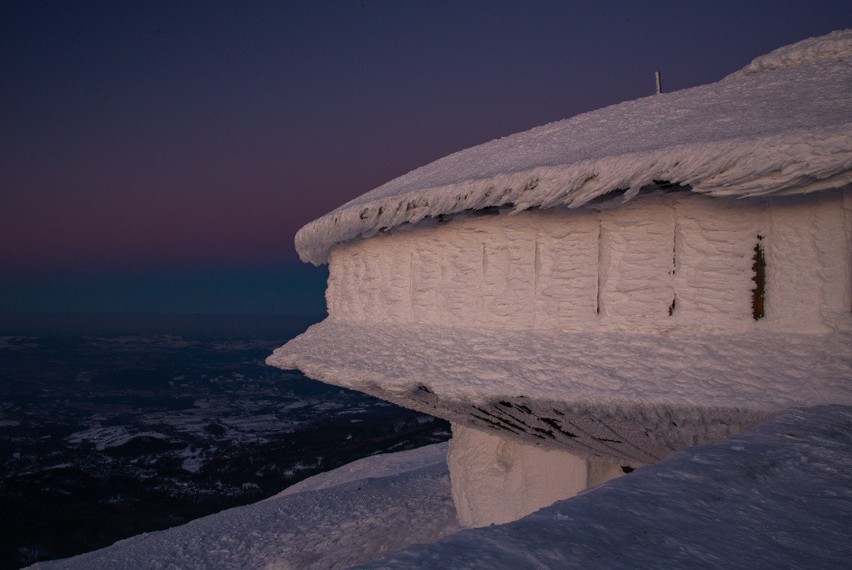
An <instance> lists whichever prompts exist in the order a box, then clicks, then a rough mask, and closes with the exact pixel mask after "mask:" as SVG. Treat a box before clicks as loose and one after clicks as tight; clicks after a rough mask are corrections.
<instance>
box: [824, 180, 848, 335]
mask: <svg viewBox="0 0 852 570" xmlns="http://www.w3.org/2000/svg"><path fill="white" fill-rule="evenodd" d="M817 218H818V222H817V229H816V233H815V243H816V250H817V256H818V259H819V267H818V271H819V275H820V277H821V281H822V303H823V304H822V305H821V306H820V311H821V313H822V317H823V320H824V322H826V324H827V325H828V326H830V327H831V328H837V327H838V326H839V325H840V323H841V322H844V321H845V322H848V319H847V315H848V313H849V312H850V311H852V191H850V190H849V189H847V190H846V191H843V190H840V191H837V192H830V193H826V196H825V197H824V199H823V200H822V201H821V202H820V207H819V210H818V214H817Z"/></svg>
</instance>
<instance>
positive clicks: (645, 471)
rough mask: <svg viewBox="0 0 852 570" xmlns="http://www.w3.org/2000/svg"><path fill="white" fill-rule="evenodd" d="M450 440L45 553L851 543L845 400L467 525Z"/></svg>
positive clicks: (362, 552) (824, 561)
mask: <svg viewBox="0 0 852 570" xmlns="http://www.w3.org/2000/svg"><path fill="white" fill-rule="evenodd" d="M445 454H446V444H436V445H431V446H427V447H424V448H420V449H417V450H412V451H406V452H400V453H396V454H387V455H380V456H375V457H370V458H366V459H362V460H359V461H358V462H355V463H353V464H350V465H347V466H344V467H342V468H339V469H337V470H335V471H332V472H329V473H324V474H321V475H318V476H316V477H315V478H312V479H308V480H306V481H304V482H303V483H301V484H300V485H299V486H296V487H293V488H291V489H290V490H288V491H287V492H285V493H282V494H280V495H278V496H276V497H273V498H270V499H268V500H266V501H262V502H259V503H256V504H253V505H249V506H245V507H238V508H235V509H231V510H228V511H224V512H222V513H218V514H216V515H212V516H209V517H206V518H203V519H199V520H197V521H193V522H192V523H189V524H187V525H184V526H181V527H177V528H173V529H170V530H166V531H162V532H157V533H151V534H146V535H141V536H137V537H134V538H132V539H128V540H124V541H121V542H119V543H117V544H115V545H113V546H111V547H109V548H106V549H103V550H100V551H96V552H93V553H90V554H85V555H81V556H78V557H75V558H71V559H67V560H61V561H55V562H49V563H42V564H39V565H37V566H36V567H38V568H69V569H70V568H81V569H82V568H86V569H92V568H176V567H179V568H212V567H216V568H342V567H348V566H351V565H353V564H367V566H366V567H369V568H400V567H405V568H415V567H420V568H446V567H453V568H482V567H488V568H529V567H561V568H567V567H571V568H624V567H686V566H689V567H704V568H718V567H726V568H736V567H748V568H778V567H812V568H843V567H845V565H846V563H847V562H848V560H849V557H850V556H852V546H850V544H849V541H848V535H849V531H850V529H852V407H848V406H817V407H812V408H792V409H788V410H785V411H783V412H781V413H780V414H778V415H777V416H776V417H775V418H773V419H772V420H770V421H768V422H767V423H765V424H762V425H761V426H759V427H757V428H755V429H753V430H750V431H748V432H744V433H742V434H739V435H735V436H733V437H731V438H729V439H727V440H725V441H723V442H721V443H718V444H715V445H709V446H699V447H693V448H689V449H685V450H682V451H679V452H676V453H674V454H672V455H671V456H669V457H668V458H666V459H664V460H663V461H661V462H659V463H657V464H655V465H652V466H649V467H645V468H642V469H639V470H637V471H635V472H634V473H631V474H629V475H627V476H624V477H621V478H619V479H615V480H612V481H609V482H607V483H605V484H604V485H601V486H600V487H597V488H594V489H591V490H589V491H586V492H585V493H582V494H581V495H579V496H577V497H574V498H572V499H568V500H565V501H560V502H558V503H556V504H554V505H553V506H551V507H548V508H545V509H542V510H541V511H539V512H537V513H534V514H532V515H530V516H528V517H526V518H524V519H521V520H520V521H517V522H514V523H510V524H507V525H500V526H491V527H487V528H480V529H470V530H462V531H459V532H454V531H456V530H457V525H456V523H455V518H454V511H453V506H452V505H453V504H452V499H451V496H450V485H449V481H448V474H447V469H446V463H445ZM442 536H443V537H444V538H442V539H441V537H442ZM439 539H440V540H439ZM428 543H431V544H428ZM416 544H421V546H412V547H410V548H408V549H404V550H401V551H397V552H393V551H394V550H396V549H399V548H402V547H404V546H406V545H416ZM382 556H385V557H384V558H380V557H382Z"/></svg>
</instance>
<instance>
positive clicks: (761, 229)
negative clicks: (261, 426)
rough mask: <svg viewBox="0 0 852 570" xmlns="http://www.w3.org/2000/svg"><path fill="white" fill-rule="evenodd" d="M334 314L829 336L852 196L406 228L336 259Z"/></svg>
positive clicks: (452, 322)
mask: <svg viewBox="0 0 852 570" xmlns="http://www.w3.org/2000/svg"><path fill="white" fill-rule="evenodd" d="M758 249H759V250H760V252H761V256H762V258H763V260H762V263H763V264H764V265H765V271H764V270H763V269H762V270H761V272H763V273H765V277H756V273H757V269H756V261H755V260H756V252H757V251H758ZM758 282H760V286H758ZM756 288H759V289H760V291H759V297H760V300H761V302H762V303H763V317H762V318H759V319H755V308H754V303H755V297H756V295H755V294H754V292H753V290H754V289H756ZM327 301H328V309H329V315H330V317H331V318H332V319H334V320H339V321H348V322H371V323H381V322H386V323H423V324H436V325H444V326H474V327H476V326H488V327H492V326H493V327H500V328H508V329H559V330H566V331H597V330H603V331H606V330H629V331H660V330H669V329H676V330H712V331H749V330H763V331H794V332H827V331H830V330H831V329H832V328H834V326H835V323H836V321H837V317H838V315H841V314H848V313H849V311H850V302H851V301H852V191H850V190H849V189H845V190H836V191H827V192H820V193H815V194H810V195H803V196H792V197H785V198H767V199H751V200H727V199H718V198H709V197H705V196H701V195H695V194H692V193H687V192H677V193H670V194H666V195H660V196H648V197H644V198H638V199H634V200H632V201H629V202H627V203H626V204H624V205H621V206H619V207H616V208H611V209H605V208H604V209H592V208H585V209H574V210H569V209H550V210H541V211H532V212H524V213H521V214H517V215H512V216H507V215H483V216H467V217H460V218H456V219H453V220H451V221H449V222H447V223H437V222H433V223H431V224H421V225H418V226H413V227H410V228H409V229H397V230H394V231H392V232H388V233H386V234H381V235H377V236H374V237H372V238H369V239H363V240H356V241H354V242H350V243H347V244H343V245H340V246H337V247H336V248H335V249H333V250H332V255H331V260H330V277H329V286H328V291H327Z"/></svg>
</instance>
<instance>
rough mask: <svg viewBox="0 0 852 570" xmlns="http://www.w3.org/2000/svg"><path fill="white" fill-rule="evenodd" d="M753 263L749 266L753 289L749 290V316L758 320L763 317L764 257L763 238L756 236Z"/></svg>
mask: <svg viewBox="0 0 852 570" xmlns="http://www.w3.org/2000/svg"><path fill="white" fill-rule="evenodd" d="M752 260H753V261H754V263H752V265H751V270H752V273H753V274H752V278H751V279H752V281H754V288H753V289H752V290H751V316H752V317H753V318H754V320H756V321H757V320H760V319H762V318H763V317H764V316H765V311H764V302H765V299H766V256H765V255H764V254H763V236H762V235H760V234H757V243H755V244H754V257H752Z"/></svg>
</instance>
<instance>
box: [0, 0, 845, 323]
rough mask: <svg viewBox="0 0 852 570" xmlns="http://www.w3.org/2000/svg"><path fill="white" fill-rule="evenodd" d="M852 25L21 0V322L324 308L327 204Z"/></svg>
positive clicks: (655, 13)
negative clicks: (25, 317)
mask: <svg viewBox="0 0 852 570" xmlns="http://www.w3.org/2000/svg"><path fill="white" fill-rule="evenodd" d="M849 26H852V3H849V2H848V0H844V1H818V0H807V1H782V0H766V1H764V0H749V1H748V2H743V1H741V0H739V1H730V2H728V1H712V2H710V1H707V2H699V1H687V0H678V1H656V2H650V1H649V2H635V1H624V2H615V1H597V2H570V1H562V2H558V1H533V0H527V1H518V2H510V1H497V0H495V1H456V2H443V1H438V0H433V1H423V2H418V1H403V0H399V1H387V2H382V1H373V0H361V1H352V2H323V1H319V0H317V1H310V2H308V1H305V2H283V1H269V2H265V1H258V2H253V1H246V2H236V1H234V2H202V1H199V2H189V1H186V2H181V1H168V2H165V1H144V2H143V1H127V2H108V1H103V2H86V1H79V2H64V1H55V2H48V1H38V0H31V1H15V0H3V1H2V2H0V76H2V81H0V313H4V312H5V313H10V312H32V311H82V312H99V311H103V312H127V311H130V312H223V313H230V312H233V313H246V312H254V313H257V312H261V313H262V312H271V313H288V312H305V311H308V312H310V311H315V310H321V308H322V282H323V279H324V273H323V272H322V271H317V270H312V269H310V268H307V267H302V268H299V267H298V262H297V261H296V260H297V257H296V254H295V251H294V248H293V235H294V233H295V231H296V230H297V229H298V228H299V227H301V226H302V225H303V224H305V223H307V222H309V221H310V220H312V219H314V218H316V217H318V216H320V215H322V214H324V213H325V212H327V211H328V210H330V209H332V208H334V207H336V206H338V205H340V204H342V203H343V202H345V201H347V200H349V199H351V198H354V197H355V196H358V195H359V194H362V193H364V192H366V191H368V190H370V189H372V188H374V187H376V186H378V185H380V184H382V183H383V182H386V181H387V180H390V179H391V178H394V177H396V176H399V175H401V174H404V173H406V172H407V171H409V170H411V169H413V168H416V167H417V166H420V165H422V164H425V163H427V162H429V161H431V160H434V159H437V158H440V157H441V156H444V155H446V154H449V153H451V152H453V151H456V150H460V149H463V148H466V147H469V146H472V145H475V144H478V143H482V142H486V141H488V140H491V139H493V138H496V137H500V136H504V135H508V134H511V133H513V132H517V131H521V130H525V129H528V128H531V127H534V126H537V125H540V124H543V123H546V122H549V121H554V120H559V119H562V118H566V117H570V116H572V115H575V114H577V113H581V112H584V111H589V110H592V109H596V108H599V107H603V106H606V105H609V104H612V103H617V102H620V101H624V100H629V99H634V98H637V97H641V96H644V95H649V94H651V93H652V92H653V89H654V77H653V75H654V71H655V70H656V69H661V70H662V74H663V85H664V89H665V90H666V91H673V90H677V89H682V88H685V87H691V86H695V85H700V84H703V83H708V82H712V81H716V80H718V79H721V78H722V77H723V76H725V75H727V74H728V73H731V72H733V71H735V70H736V69H738V68H740V67H742V66H743V65H745V64H747V63H748V62H749V61H751V60H752V59H753V58H754V57H756V56H758V55H761V54H763V53H766V52H768V51H771V50H772V49H775V48H777V47H780V46H782V45H785V44H789V43H792V42H795V41H797V40H800V39H804V38H806V37H809V36H815V35H822V34H825V33H827V32H829V31H831V30H833V29H839V28H844V27H849Z"/></svg>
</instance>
